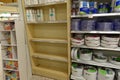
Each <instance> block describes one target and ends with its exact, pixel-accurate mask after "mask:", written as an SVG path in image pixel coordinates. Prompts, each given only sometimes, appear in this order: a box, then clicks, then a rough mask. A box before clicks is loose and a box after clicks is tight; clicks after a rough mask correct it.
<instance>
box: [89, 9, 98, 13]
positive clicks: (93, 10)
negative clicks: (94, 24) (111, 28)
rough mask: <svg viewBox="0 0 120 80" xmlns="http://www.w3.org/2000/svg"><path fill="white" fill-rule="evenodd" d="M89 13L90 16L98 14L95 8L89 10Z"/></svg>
mask: <svg viewBox="0 0 120 80" xmlns="http://www.w3.org/2000/svg"><path fill="white" fill-rule="evenodd" d="M90 13H91V14H95V13H98V10H97V9H96V8H90Z"/></svg>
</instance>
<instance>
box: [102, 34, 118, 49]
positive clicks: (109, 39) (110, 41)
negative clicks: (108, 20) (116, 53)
mask: <svg viewBox="0 0 120 80" xmlns="http://www.w3.org/2000/svg"><path fill="white" fill-rule="evenodd" d="M118 43H119V37H118V36H102V40H101V46H102V47H106V48H117V47H118Z"/></svg>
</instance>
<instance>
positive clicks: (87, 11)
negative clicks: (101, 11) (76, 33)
mask: <svg viewBox="0 0 120 80" xmlns="http://www.w3.org/2000/svg"><path fill="white" fill-rule="evenodd" d="M89 12H90V10H89V8H87V7H83V8H80V13H83V14H89Z"/></svg>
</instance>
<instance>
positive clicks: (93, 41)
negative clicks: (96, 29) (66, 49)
mask: <svg viewBox="0 0 120 80" xmlns="http://www.w3.org/2000/svg"><path fill="white" fill-rule="evenodd" d="M85 43H86V45H87V46H90V47H97V46H100V36H99V35H86V36H85Z"/></svg>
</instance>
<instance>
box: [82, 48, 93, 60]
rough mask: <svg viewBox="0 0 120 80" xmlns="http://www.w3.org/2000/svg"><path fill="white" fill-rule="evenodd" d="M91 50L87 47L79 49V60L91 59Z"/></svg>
mask: <svg viewBox="0 0 120 80" xmlns="http://www.w3.org/2000/svg"><path fill="white" fill-rule="evenodd" d="M92 54H93V52H92V51H91V50H89V49H82V50H81V51H80V59H81V60H92Z"/></svg>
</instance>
